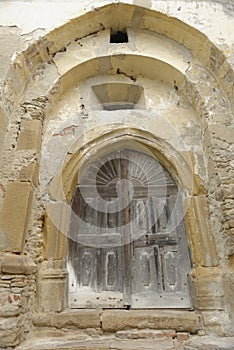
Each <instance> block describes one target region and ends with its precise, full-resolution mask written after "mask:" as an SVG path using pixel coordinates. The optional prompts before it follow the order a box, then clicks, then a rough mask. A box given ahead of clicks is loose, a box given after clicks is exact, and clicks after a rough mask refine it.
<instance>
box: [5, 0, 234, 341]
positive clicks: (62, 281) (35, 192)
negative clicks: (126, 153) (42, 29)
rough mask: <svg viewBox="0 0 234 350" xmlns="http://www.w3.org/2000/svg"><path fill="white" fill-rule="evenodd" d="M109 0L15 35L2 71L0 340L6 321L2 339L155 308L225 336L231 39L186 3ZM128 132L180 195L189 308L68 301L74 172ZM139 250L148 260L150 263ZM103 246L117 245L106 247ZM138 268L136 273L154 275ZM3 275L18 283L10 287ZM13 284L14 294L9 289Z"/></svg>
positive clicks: (111, 326)
mask: <svg viewBox="0 0 234 350" xmlns="http://www.w3.org/2000/svg"><path fill="white" fill-rule="evenodd" d="M95 3H97V4H98V1H96V2H95ZM106 3H107V5H106V6H102V5H103V2H100V7H98V8H96V9H95V11H94V9H93V8H91V6H92V5H90V7H87V9H86V10H84V12H82V13H81V12H79V11H76V12H75V13H76V15H77V13H79V14H80V15H78V17H76V18H73V19H71V20H69V21H68V22H66V23H65V24H62V23H60V24H62V25H60V26H59V27H57V28H56V29H54V30H51V29H48V31H46V34H45V35H44V36H43V37H41V38H40V39H39V40H35V41H34V42H33V43H32V44H28V43H29V41H27V39H25V40H26V41H25V43H26V42H27V45H28V46H27V48H26V49H23V50H22V51H21V52H17V54H16V55H13V56H12V63H11V66H10V68H9V71H8V73H7V75H6V78H5V80H4V82H3V84H1V86H2V87H3V88H2V89H1V108H2V110H3V113H2V114H3V115H4V119H3V118H2V120H3V122H4V123H2V125H1V121H0V129H1V130H2V134H4V135H5V133H7V135H6V142H4V143H1V142H0V143H1V145H0V147H1V146H3V147H2V148H4V149H3V152H2V159H3V160H2V164H1V165H2V166H1V168H0V171H1V175H2V182H1V184H0V191H1V192H0V200H1V204H2V211H1V214H0V227H1V237H2V238H3V239H2V242H3V245H2V247H1V251H2V254H3V257H2V259H1V264H0V265H1V271H2V281H1V283H2V284H1V286H2V287H1V288H3V296H4V303H5V304H4V305H3V307H2V309H1V311H2V314H3V315H4V316H3V317H5V316H6V314H5V311H6V310H5V307H6V309H7V312H9V314H10V315H13V317H14V321H15V327H14V329H11V336H10V338H9V339H10V340H8V337H6V336H5V334H8V330H7V331H6V332H5V331H4V332H2V334H3V336H2V338H3V339H4V341H6V342H5V344H6V346H12V344H13V345H14V344H17V343H19V342H20V341H21V339H23V337H24V335H25V334H26V333H27V332H28V330H29V329H30V327H31V326H32V325H34V326H35V325H36V326H38V327H39V328H40V327H47V326H48V327H54V326H56V327H57V328H61V327H63V326H64V330H65V331H66V326H67V324H68V325H71V324H72V325H74V324H75V325H76V326H77V325H78V327H80V328H82V327H83V328H89V327H91V328H100V327H102V330H104V331H116V330H118V329H122V328H134V327H136V328H144V327H145V321H147V322H148V321H149V322H151V320H152V319H154V320H156V321H154V322H153V323H150V325H151V326H152V328H157V327H165V328H167V329H168V328H169V329H171V328H172V329H174V330H179V331H180V330H186V331H189V332H192V333H196V332H197V331H198V330H199V329H201V328H203V327H204V329H205V331H206V332H215V333H217V334H221V335H223V334H229V335H233V327H232V324H233V322H232V321H233V317H234V316H233V315H234V313H233V302H232V301H231V300H232V298H231V297H232V294H233V293H232V288H233V287H232V286H233V246H232V244H231V242H232V237H231V227H232V224H233V223H232V221H231V219H230V213H231V209H230V201H231V199H232V194H231V191H230V190H229V185H230V174H231V164H232V163H231V161H232V154H231V150H232V148H231V143H232V139H233V138H232V133H231V127H230V126H231V123H232V119H233V84H232V83H233V69H232V57H231V52H232V51H231V45H230V46H229V44H230V42H229V43H228V44H227V46H226V44H224V43H222V44H221V42H222V41H221V40H220V35H221V34H220V30H218V32H217V33H216V34H217V35H218V37H217V38H218V41H215V40H214V37H213V36H212V35H211V30H210V28H211V27H212V26H211V25H210V24H209V28H208V26H207V27H206V25H207V24H206V25H204V26H203V25H201V23H202V21H203V19H201V18H200V17H199V16H200V15H198V17H196V16H195V17H194V18H197V19H199V18H200V19H201V22H200V19H199V21H197V22H196V19H195V20H194V18H193V16H191V12H190V10H188V12H187V15H186V16H187V19H185V17H186V16H185V17H180V15H179V14H182V13H183V11H179V10H180V8H176V9H174V10H173V11H174V12H173V14H172V12H170V11H171V10H170V9H169V8H168V10H165V12H164V11H162V8H161V7H160V6H161V5H160V4H161V2H158V1H154V2H145V3H144V6H145V7H144V6H137V5H135V4H134V5H133V4H129V3H128V1H127V0H126V1H125V2H124V3H122V2H118V3H114V4H113V3H109V2H108V1H106ZM137 3H139V1H138V2H137ZM140 3H141V2H140ZM171 3H172V2H171ZM185 3H186V6H187V4H188V2H187V1H185ZM74 4H78V2H74ZM90 4H91V2H90ZM151 5H152V6H153V7H151V8H149V7H150V6H151ZM196 5H197V3H196V4H195V2H192V1H191V3H190V4H189V5H188V6H189V8H190V6H191V8H192V7H193V11H194V6H196ZM44 6H47V5H46V4H45V5H44ZM74 6H76V5H74ZM199 6H200V5H199ZM199 6H198V7H199ZM202 6H203V5H202ZM147 7H148V8H147ZM57 8H58V7H57ZM184 8H185V7H184ZM196 11H197V10H196ZM196 11H195V12H196ZM196 13H197V12H196ZM173 16H174V17H173ZM202 17H203V16H202ZM215 17H216V14H215V16H214V17H212V21H211V22H213V23H214V21H213V19H214V18H215ZM225 18H226V20H227V17H225ZM186 21H187V23H186ZM26 22H27V21H26ZM188 23H189V24H188ZM207 23H208V22H207ZM196 28H197V29H196ZM7 30H8V29H7ZM201 31H203V33H202V32H201ZM113 32H120V33H121V32H122V33H124V40H123V41H122V42H121V43H120V42H116V39H114V40H113ZM214 32H215V30H214ZM222 40H223V39H222ZM30 43H31V38H30ZM120 91H121V93H120ZM119 104H120V105H121V106H122V107H123V106H125V110H123V109H122V110H121V108H120V105H119ZM130 107H131V111H130ZM118 109H119V110H121V113H120V111H119V110H118ZM0 117H1V116H0ZM5 117H6V118H5ZM8 120H9V121H10V123H9V126H7V128H6V125H7V123H6V121H7V122H8ZM1 130H0V131H1ZM178 135H179V138H178V137H177V136H178ZM178 141H179V142H178ZM136 144H138V145H139V144H141V146H142V145H143V146H144V147H145V150H146V152H145V154H146V155H147V156H148V155H149V154H150V153H152V155H153V157H154V158H155V159H157V160H158V162H159V163H160V164H161V165H162V167H164V168H165V169H166V171H167V172H168V173H169V174H170V175H171V177H172V178H173V181H174V182H175V184H176V186H177V188H178V190H179V192H180V193H181V194H182V203H183V210H184V225H185V230H186V236H187V243H188V247H189V250H190V252H191V270H190V272H189V278H188V279H189V289H190V294H191V304H192V307H193V308H194V310H195V311H187V310H186V311H185V310H184V311H182V314H181V313H179V312H178V313H175V312H173V311H174V310H172V311H170V312H168V313H167V312H166V313H163V314H159V313H157V312H158V310H152V312H150V311H149V310H148V309H147V310H144V309H141V312H140V313H139V314H137V312H133V311H136V310H123V309H121V310H120V311H118V310H113V309H111V310H109V311H108V310H104V311H101V312H100V310H99V309H95V310H94V309H93V310H91V311H92V312H90V313H89V312H88V310H84V311H87V313H85V312H84V311H82V312H83V313H79V310H78V311H77V310H75V311H74V310H71V309H70V308H68V306H69V305H68V292H70V291H71V290H70V289H69V288H68V286H67V281H68V277H69V276H68V274H69V271H68V269H67V241H68V240H67V236H68V232H69V231H68V230H69V219H70V214H71V212H70V204H71V200H72V197H73V194H74V191H75V188H76V185H77V174H78V173H82V167H83V165H84V164H87V163H89V162H91V163H92V162H93V161H94V162H95V159H97V158H96V157H97V155H98V156H99V157H100V158H102V157H103V156H104V155H105V154H106V150H108V152H118V150H120V149H132V150H135V151H137V152H142V148H141V147H138V146H136ZM143 153H144V152H143ZM8 163H9V165H8ZM104 197H105V196H104ZM9 218H10V219H9ZM153 233H154V234H155V235H156V234H157V232H153ZM144 243H146V241H145V242H144ZM155 246H156V247H154V248H156V251H157V249H158V248H157V244H155ZM159 246H160V245H159V244H158V247H159ZM137 248H138V247H137ZM137 248H136V249H137ZM132 249H133V248H132ZM147 249H148V248H147ZM165 249H166V248H165ZM159 250H160V249H159ZM141 253H142V251H140V253H139V255H141ZM147 254H148V250H147ZM147 254H143V255H144V259H145V260H144V261H145V264H143V265H145V266H147V265H148V266H149V265H150V264H151V262H150V258H149V256H151V255H150V254H148V255H147ZM12 255H13V257H12ZM18 255H19V256H20V258H19V259H18ZM25 255H26V256H27V258H25V257H24V256H25ZM86 255H87V254H86ZM161 256H162V257H163V254H161ZM169 256H170V257H171V256H172V255H171V254H169ZM108 259H109V261H111V259H112V260H114V259H115V257H114V255H113V254H109V258H108ZM147 259H148V260H147ZM147 261H148V262H147ZM169 265H170V263H169ZM172 265H173V263H172ZM123 266H124V265H122V268H123V269H124V267H123ZM155 266H156V265H155ZM157 266H159V264H157ZM172 267H173V266H172ZM134 268H135V267H134V266H133V270H134ZM36 270H38V273H36ZM172 270H173V268H172ZM188 270H189V269H188ZM188 270H187V271H188ZM146 271H148V272H149V269H148V270H145V271H143V274H144V276H145V277H144V278H143V280H144V282H143V285H144V284H147V283H148V282H147V281H149V280H150V279H151V276H150V273H148V272H146ZM22 274H23V275H26V279H25V280H24V279H23V281H26V282H25V284H22V283H24V282H22V281H21V278H22ZM14 275H16V276H14ZM154 276H155V274H154ZM173 276H175V275H173V274H172V277H171V279H170V281H171V282H174V281H175V278H174V277H173ZM86 277H87V276H86ZM23 278H24V277H23ZM6 279H7V281H8V279H9V280H12V286H14V283H15V282H16V285H17V283H19V285H20V286H21V287H20V288H21V289H13V288H12V289H11V285H10V284H9V283H8V282H6ZM19 279H20V280H19ZM87 281H88V278H87V279H86V284H87V283H88V282H87ZM223 281H225V283H223ZM26 283H28V284H26ZM159 283H161V284H163V282H159ZM169 284H170V285H173V283H169ZM164 285H165V282H164ZM29 286H30V287H29ZM145 287H147V286H145ZM29 288H31V289H30V290H31V292H30V293H29V294H28V290H29ZM12 290H17V291H18V292H19V294H17V295H14V296H13V295H12ZM69 294H70V293H69ZM156 294H157V293H156ZM158 295H160V294H159V293H158ZM230 296H231V297H230ZM21 297H22V299H21ZM14 298H15V299H14ZM13 299H14V301H13ZM21 300H22V302H21ZM12 301H13V303H12ZM8 304H9V305H10V306H9V305H8ZM15 304H17V305H15ZM130 304H131V303H128V304H127V303H126V305H125V306H127V305H130ZM89 305H90V304H89ZM75 306H76V305H75ZM84 306H85V307H86V306H87V305H84ZM79 307H81V306H79ZM145 307H146V308H147V305H145ZM173 307H174V306H173ZM2 314H1V315H2ZM18 315H19V317H18ZM84 315H87V316H86V317H87V318H86V321H85V322H84V323H82V321H80V320H82V317H84ZM175 315H176V316H175ZM198 315H199V316H198ZM199 317H200V320H201V319H202V320H203V323H199ZM26 319H27V323H26V322H24V320H26ZM74 319H75V321H74ZM162 319H164V323H160V322H161V320H162ZM191 319H192V325H191V323H189V322H190V321H191ZM134 320H135V321H134ZM181 320H182V321H181ZM189 320H190V321H189ZM12 321H13V319H11V322H10V323H12V324H13V322H12ZM159 321H160V322H159ZM18 322H19V323H18ZM73 322H74V323H73ZM181 322H182V323H181ZM18 324H20V326H18ZM147 324H148V323H147ZM61 325H62V326H61ZM121 327H122V328H121ZM12 338H13V341H12ZM15 339H16V340H15Z"/></svg>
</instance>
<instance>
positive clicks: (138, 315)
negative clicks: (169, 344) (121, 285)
mask: <svg viewBox="0 0 234 350" xmlns="http://www.w3.org/2000/svg"><path fill="white" fill-rule="evenodd" d="M101 320H102V328H103V330H104V331H109V332H110V331H118V330H122V329H129V328H138V329H144V328H150V329H164V330H165V329H173V330H175V331H182V332H189V333H197V332H198V330H199V329H200V319H199V316H198V315H197V314H196V313H195V312H192V311H159V310H105V311H104V312H103V314H102V318H101Z"/></svg>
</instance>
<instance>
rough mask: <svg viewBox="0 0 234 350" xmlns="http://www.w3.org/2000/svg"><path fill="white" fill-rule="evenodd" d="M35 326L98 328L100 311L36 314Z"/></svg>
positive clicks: (34, 318) (34, 317)
mask: <svg viewBox="0 0 234 350" xmlns="http://www.w3.org/2000/svg"><path fill="white" fill-rule="evenodd" d="M33 323H34V325H35V326H39V327H41V326H43V327H55V328H63V327H76V328H100V326H101V324H100V311H97V310H89V309H87V310H75V311H63V312H60V313H55V312H51V313H38V314H34V316H33Z"/></svg>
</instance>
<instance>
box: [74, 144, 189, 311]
mask: <svg viewBox="0 0 234 350" xmlns="http://www.w3.org/2000/svg"><path fill="white" fill-rule="evenodd" d="M190 268H191V265H190V258H189V251H188V245H187V241H186V235H185V229H184V223H183V212H182V208H181V203H180V198H179V195H178V190H177V186H176V185H175V183H174V181H173V179H172V178H171V176H170V175H169V173H168V172H167V171H166V169H165V168H164V167H162V166H161V164H160V163H159V162H158V161H157V160H156V159H155V158H153V157H151V156H149V155H148V154H145V153H141V152H138V151H133V150H128V149H123V150H120V151H116V152H114V153H111V154H109V155H108V156H105V157H103V158H102V159H100V160H98V161H96V162H94V163H92V164H88V165H87V166H86V169H85V170H84V171H83V172H82V174H81V175H80V177H79V181H78V184H77V186H76V190H75V193H74V196H73V200H72V214H71V222H70V232H69V239H68V272H69V307H71V308H96V307H103V308H125V307H131V308H189V307H190V306H191V305H190V298H189V289H188V282H187V276H188V272H189V270H190Z"/></svg>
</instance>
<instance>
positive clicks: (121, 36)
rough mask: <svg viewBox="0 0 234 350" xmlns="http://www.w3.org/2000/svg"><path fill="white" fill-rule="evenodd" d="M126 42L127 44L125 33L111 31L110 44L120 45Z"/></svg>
mask: <svg viewBox="0 0 234 350" xmlns="http://www.w3.org/2000/svg"><path fill="white" fill-rule="evenodd" d="M127 42H128V34H127V32H126V31H123V30H117V31H113V30H111V34H110V43H113V44H121V43H127Z"/></svg>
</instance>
